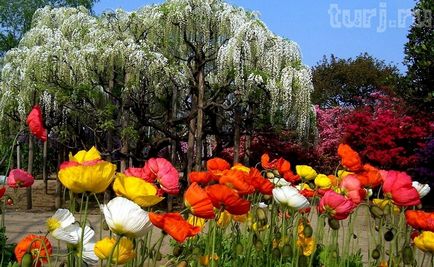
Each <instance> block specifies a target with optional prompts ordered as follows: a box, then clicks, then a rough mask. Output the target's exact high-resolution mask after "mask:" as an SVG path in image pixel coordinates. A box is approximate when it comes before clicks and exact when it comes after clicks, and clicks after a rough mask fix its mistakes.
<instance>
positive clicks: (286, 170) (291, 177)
mask: <svg viewBox="0 0 434 267" xmlns="http://www.w3.org/2000/svg"><path fill="white" fill-rule="evenodd" d="M261 165H262V168H264V169H266V170H277V171H278V172H279V174H280V175H281V176H282V177H283V178H284V179H285V180H286V181H288V182H290V183H296V182H298V181H300V176H298V175H296V174H294V173H293V172H292V171H291V163H290V162H289V161H287V160H286V159H284V158H279V159H274V160H272V161H271V162H270V156H269V155H268V154H267V153H265V154H263V155H262V156H261Z"/></svg>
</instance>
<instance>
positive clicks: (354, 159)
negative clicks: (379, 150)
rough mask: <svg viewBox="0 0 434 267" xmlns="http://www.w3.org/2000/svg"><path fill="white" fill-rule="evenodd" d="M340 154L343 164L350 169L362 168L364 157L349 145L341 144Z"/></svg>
mask: <svg viewBox="0 0 434 267" xmlns="http://www.w3.org/2000/svg"><path fill="white" fill-rule="evenodd" d="M338 155H339V157H341V159H342V165H343V166H344V167H345V168H347V169H348V170H349V171H352V172H354V171H359V170H361V169H362V159H361V158H360V156H359V153H357V152H356V151H354V150H353V149H352V148H351V147H350V146H349V145H345V144H340V145H339V147H338Z"/></svg>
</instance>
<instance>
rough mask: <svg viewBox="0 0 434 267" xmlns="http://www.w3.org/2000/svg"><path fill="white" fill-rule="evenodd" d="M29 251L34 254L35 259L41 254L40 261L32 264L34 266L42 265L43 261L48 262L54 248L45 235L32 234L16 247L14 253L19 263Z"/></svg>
mask: <svg viewBox="0 0 434 267" xmlns="http://www.w3.org/2000/svg"><path fill="white" fill-rule="evenodd" d="M33 241H34V242H33ZM32 242H33V243H32ZM27 252H30V253H31V254H32V258H33V260H35V259H36V258H37V257H38V255H39V260H38V263H36V264H32V266H41V262H42V263H47V262H48V260H47V258H48V256H49V255H51V254H52V253H53V248H52V247H51V243H50V241H48V239H47V238H46V237H45V236H39V235H33V234H30V235H27V236H26V237H24V238H23V239H21V241H20V242H18V244H17V246H16V247H15V250H14V253H15V257H16V258H17V261H18V263H21V260H22V258H23V256H24V254H26V253H27Z"/></svg>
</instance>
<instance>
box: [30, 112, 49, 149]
mask: <svg viewBox="0 0 434 267" xmlns="http://www.w3.org/2000/svg"><path fill="white" fill-rule="evenodd" d="M27 124H28V125H29V129H30V132H31V133H32V134H33V135H34V136H36V137H37V138H39V139H41V140H42V141H43V142H45V141H47V129H45V128H44V123H43V121H42V111H41V107H39V105H36V106H34V107H33V109H32V111H30V113H29V115H28V116H27Z"/></svg>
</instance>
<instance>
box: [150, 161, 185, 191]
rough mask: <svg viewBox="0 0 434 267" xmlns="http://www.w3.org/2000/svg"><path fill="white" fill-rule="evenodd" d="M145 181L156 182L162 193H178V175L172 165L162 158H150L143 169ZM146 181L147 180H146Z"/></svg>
mask: <svg viewBox="0 0 434 267" xmlns="http://www.w3.org/2000/svg"><path fill="white" fill-rule="evenodd" d="M143 172H144V175H145V177H147V178H146V179H145V180H147V179H151V180H152V181H155V180H156V181H157V182H158V183H159V184H160V186H161V189H163V191H164V192H166V193H168V194H171V195H176V194H178V192H179V173H178V171H177V170H176V169H175V167H173V165H172V163H170V162H169V161H168V160H166V159H164V158H151V159H149V160H148V161H147V162H146V164H145V166H144V167H143ZM147 181H148V180H147Z"/></svg>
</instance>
